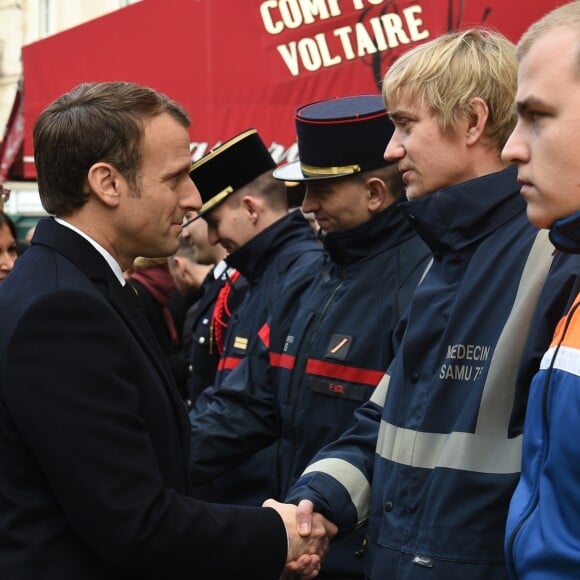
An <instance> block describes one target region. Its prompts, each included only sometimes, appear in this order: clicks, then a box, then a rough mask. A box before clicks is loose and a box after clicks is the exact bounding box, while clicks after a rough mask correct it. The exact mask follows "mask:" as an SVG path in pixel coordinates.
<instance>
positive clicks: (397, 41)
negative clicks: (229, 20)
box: [262, 0, 429, 76]
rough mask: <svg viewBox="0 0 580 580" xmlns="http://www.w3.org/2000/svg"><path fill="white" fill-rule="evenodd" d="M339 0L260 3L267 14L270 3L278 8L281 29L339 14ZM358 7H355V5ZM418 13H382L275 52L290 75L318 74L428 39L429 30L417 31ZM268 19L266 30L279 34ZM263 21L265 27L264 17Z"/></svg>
mask: <svg viewBox="0 0 580 580" xmlns="http://www.w3.org/2000/svg"><path fill="white" fill-rule="evenodd" d="M339 1H340V0H332V1H331V0H325V1H323V0H279V1H278V2H276V0H269V3H268V4H267V6H266V3H263V4H262V8H263V11H266V10H267V9H270V8H271V7H272V3H275V4H276V5H277V6H278V8H279V9H280V14H281V15H282V19H283V21H284V26H285V27H287V28H296V27H298V26H299V25H300V23H311V22H314V18H315V16H316V17H318V18H320V19H325V18H330V17H331V16H335V15H336V14H340V8H339V5H338V2H339ZM367 1H368V0H367ZM361 5H362V4H361ZM357 6H358V4H356V5H355V7H357ZM421 11H422V7H421V6H411V7H409V8H408V9H405V10H403V16H404V18H403V17H401V16H399V14H395V13H388V14H383V15H382V16H376V17H374V18H370V19H369V20H367V21H365V22H356V23H355V24H354V25H350V26H349V25H345V26H341V27H339V28H336V29H334V30H332V31H328V32H320V33H318V34H315V35H314V36H313V37H304V38H301V39H299V40H292V41H291V42H289V43H287V44H280V45H278V46H277V47H276V50H277V51H278V53H279V54H280V56H281V57H282V60H283V61H284V64H285V65H286V67H287V68H288V70H289V71H290V74H291V75H292V76H298V75H299V74H300V72H301V69H304V70H307V71H310V72H313V71H317V70H319V69H320V68H322V67H331V66H335V65H337V64H339V63H341V62H343V60H353V59H355V58H357V57H364V56H366V55H372V54H375V53H377V52H383V51H385V50H387V49H389V48H395V47H398V46H400V45H401V44H410V43H411V42H413V41H415V40H422V39H424V38H426V37H428V36H429V31H427V30H422V29H420V27H421V26H422V24H423V21H422V20H421V19H420V18H418V17H416V14H417V13H420V12H421ZM268 18H269V21H268V23H267V28H268V30H269V31H271V32H273V31H276V32H277V31H279V28H280V27H279V26H278V23H277V22H275V21H274V20H272V19H271V18H270V16H269V15H268ZM263 20H264V22H265V26H266V19H265V17H264V16H263ZM406 27H408V31H407V28H406ZM327 34H332V35H333V36H334V37H335V38H337V39H338V42H339V43H340V46H336V45H333V44H331V43H329V41H328V37H327ZM334 51H338V52H337V53H335V52H334Z"/></svg>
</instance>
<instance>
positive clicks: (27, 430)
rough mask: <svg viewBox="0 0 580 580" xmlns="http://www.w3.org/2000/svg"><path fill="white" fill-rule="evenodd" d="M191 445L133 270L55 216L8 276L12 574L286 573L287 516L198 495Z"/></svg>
mask: <svg viewBox="0 0 580 580" xmlns="http://www.w3.org/2000/svg"><path fill="white" fill-rule="evenodd" d="M188 445H189V424H188V419H187V414H186V410H185V408H184V405H183V403H182V401H181V399H180V397H179V394H178V392H177V389H176V387H175V384H174V382H173V380H172V378H171V374H170V372H169V369H168V368H167V364H166V361H165V360H164V358H163V356H162V353H161V352H160V350H159V347H158V345H157V343H156V342H155V339H154V337H153V336H152V335H151V334H150V333H148V332H147V327H146V326H144V325H143V320H142V319H140V318H139V312H138V311H137V310H136V309H135V308H134V306H133V305H132V304H131V303H130V300H129V299H128V297H127V295H126V293H125V292H124V291H123V289H122V286H121V285H120V284H119V281H118V280H117V279H116V278H115V276H114V275H113V273H112V271H111V270H110V268H109V266H108V265H107V263H106V262H105V260H104V259H103V258H102V256H101V255H100V254H99V253H98V252H97V251H96V250H95V249H94V248H93V247H92V246H91V244H89V243H88V242H87V241H86V240H85V239H83V238H82V237H80V236H78V235H77V234H76V233H75V232H73V231H71V230H70V229H68V228H65V227H63V226H61V225H59V224H57V223H56V222H55V221H54V220H52V219H50V218H47V219H45V220H43V221H41V222H40V223H39V224H38V226H37V229H36V233H35V236H34V239H33V242H32V245H31V247H30V249H29V250H27V252H26V253H25V254H24V255H23V256H22V257H21V258H19V260H18V261H17V263H16V267H15V268H14V270H13V271H12V272H11V274H10V276H9V277H8V278H7V279H6V280H5V281H4V282H3V283H2V284H1V285H0V458H1V459H0V461H1V467H0V578H6V579H10V580H43V579H49V578H50V579H58V580H68V579H70V580H73V579H74V580H86V579H96V578H99V579H104V578H108V579H111V578H129V577H138V578H162V579H164V580H165V579H170V578H188V579H192V578H212V577H214V578H227V577H229V578H243V577H248V578H277V577H278V575H279V573H280V570H281V568H282V566H283V563H284V560H285V555H286V549H287V544H286V534H285V531H284V526H283V524H282V521H281V519H280V518H279V516H278V515H277V514H276V513H275V512H274V511H273V510H270V509H263V508H233V507H225V506H221V505H208V504H204V503H202V502H200V501H197V500H195V499H192V498H190V497H188V495H187V494H188V492H189V484H188V476H187V461H188V453H189V449H188Z"/></svg>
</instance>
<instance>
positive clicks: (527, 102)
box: [516, 97, 548, 115]
mask: <svg viewBox="0 0 580 580" xmlns="http://www.w3.org/2000/svg"><path fill="white" fill-rule="evenodd" d="M536 107H540V108H547V107H548V105H547V104H546V103H545V102H544V101H542V99H539V98H537V97H526V98H525V99H522V100H521V101H516V111H517V112H518V114H519V115H523V114H525V113H527V112H528V111H529V110H530V109H533V108H536Z"/></svg>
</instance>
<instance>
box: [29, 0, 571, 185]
mask: <svg viewBox="0 0 580 580" xmlns="http://www.w3.org/2000/svg"><path fill="white" fill-rule="evenodd" d="M559 1H560V0H543V2H526V3H521V2H506V1H505V0H415V1H410V0H400V1H395V2H393V1H392V0H383V1H381V0H348V1H347V0H342V1H337V0H319V1H317V2H300V1H299V0H244V1H243V2H241V1H236V2H216V1H214V0H196V1H195V2H192V1H191V0H142V1H141V2H138V3H135V4H132V5H130V6H127V7H125V8H122V9H120V10H117V11H115V12H113V13H111V14H108V15H106V16H103V17H101V18H97V19H95V20H92V21H90V22H88V23H86V24H83V25H81V26H77V27H75V28H72V29H70V30H67V31H65V32H62V33H60V34H56V35H54V36H51V37H48V38H46V39H43V40H40V41H38V42H36V43H33V44H30V45H27V46H25V47H24V49H23V66H24V100H25V110H24V115H25V134H24V148H23V155H24V160H25V163H24V177H25V178H30V179H33V178H34V177H35V172H34V166H33V163H32V159H33V150H32V149H33V148H32V126H33V123H34V120H35V119H36V117H37V116H38V114H39V113H40V111H41V110H42V109H43V108H44V107H45V106H46V105H47V104H48V103H50V102H51V101H52V100H54V99H55V98H57V97H58V96H60V95H61V94H63V93H65V92H67V91H69V90H70V89H71V88H72V87H74V86H75V85H77V84H78V83H80V82H84V81H108V80H128V81H134V82H139V83H142V84H146V85H149V86H152V87H153V88H155V89H157V90H160V91H162V92H165V93H167V94H168V95H170V96H171V97H172V98H174V99H176V100H178V101H179V102H181V103H182V104H183V105H185V107H186V108H187V109H188V110H189V112H190V114H191V117H192V121H193V125H192V129H191V141H192V155H193V157H194V159H196V158H198V157H200V156H202V155H203V154H204V153H206V152H207V151H209V150H210V149H211V148H212V147H214V146H215V145H216V144H217V143H219V142H221V141H224V140H226V139H228V138H230V137H232V136H233V135H235V134H237V133H240V132H242V131H244V130H245V129H248V128H250V127H255V128H257V129H258V130H259V132H260V134H261V135H262V137H263V138H264V140H265V141H266V143H268V144H269V145H270V147H271V150H272V152H273V155H274V156H275V158H276V160H277V161H283V160H284V159H292V158H293V157H295V155H296V148H295V144H294V141H295V130H294V119H293V114H294V110H295V109H296V107H297V106H299V105H301V104H305V103H308V102H312V101H315V100H319V99H324V98H329V97H333V96H344V95H349V94H357V93H358V94H363V93H375V94H376V93H378V92H379V90H380V88H379V87H380V79H381V78H382V76H383V74H384V72H385V70H386V69H387V67H388V66H389V64H390V63H391V62H392V60H393V59H394V58H396V57H397V56H398V55H399V54H401V52H403V51H405V50H407V49H408V48H410V47H412V46H414V45H415V44H417V43H420V42H424V41H425V40H428V39H430V38H433V37H434V36H437V35H438V34H441V33H442V32H445V31H446V30H449V29H457V28H465V27H468V26H472V25H479V24H485V25H489V26H490V27H492V28H495V29H496V30H500V31H502V32H503V33H504V34H505V35H506V36H508V37H509V38H511V39H512V40H517V39H518V38H519V36H520V35H521V33H522V32H523V30H525V28H526V27H527V26H528V25H529V24H530V23H531V22H532V21H533V20H535V19H536V18H538V17H539V16H541V15H542V14H543V13H545V12H546V11H547V10H548V9H550V8H551V7H552V6H555V5H557V4H558V3H559Z"/></svg>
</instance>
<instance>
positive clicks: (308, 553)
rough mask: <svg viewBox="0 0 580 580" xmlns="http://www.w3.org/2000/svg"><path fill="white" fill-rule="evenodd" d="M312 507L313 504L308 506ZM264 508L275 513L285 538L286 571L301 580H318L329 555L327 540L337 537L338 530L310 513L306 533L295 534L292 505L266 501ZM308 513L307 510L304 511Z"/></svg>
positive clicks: (328, 542)
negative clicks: (324, 560)
mask: <svg viewBox="0 0 580 580" xmlns="http://www.w3.org/2000/svg"><path fill="white" fill-rule="evenodd" d="M309 503H310V506H312V502H309ZM262 505H263V506H264V507H271V508H273V509H275V510H276V511H277V512H278V514H279V515H280V517H281V518H282V521H283V522H284V525H285V527H286V532H287V534H288V557H287V558H286V570H287V571H288V572H293V573H296V574H298V575H299V576H300V577H301V578H314V577H315V576H318V572H319V571H320V564H321V562H322V558H323V557H324V555H325V554H326V552H328V548H329V544H330V540H331V539H332V538H333V537H334V536H335V535H336V533H337V531H338V528H337V527H336V526H335V525H334V524H333V523H332V522H329V521H328V520H327V519H326V518H324V517H323V516H322V515H321V514H318V513H313V511H310V513H309V514H308V515H304V516H303V517H307V518H308V530H309V533H304V531H303V530H301V531H300V532H299V531H298V508H297V507H296V506H295V505H292V504H284V503H279V502H277V501H275V500H273V499H268V500H266V501H265V502H264V503H263V504H262ZM304 512H307V508H304Z"/></svg>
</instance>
